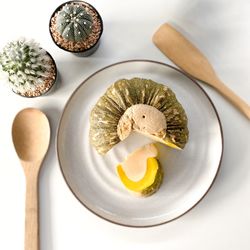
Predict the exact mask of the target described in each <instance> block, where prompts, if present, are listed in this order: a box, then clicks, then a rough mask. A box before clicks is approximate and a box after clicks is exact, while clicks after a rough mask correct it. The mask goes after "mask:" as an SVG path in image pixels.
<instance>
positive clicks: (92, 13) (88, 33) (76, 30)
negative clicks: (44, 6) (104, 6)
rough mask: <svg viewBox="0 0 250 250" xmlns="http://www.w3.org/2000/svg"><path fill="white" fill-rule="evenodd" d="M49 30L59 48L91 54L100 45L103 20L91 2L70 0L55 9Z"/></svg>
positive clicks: (79, 53)
mask: <svg viewBox="0 0 250 250" xmlns="http://www.w3.org/2000/svg"><path fill="white" fill-rule="evenodd" d="M49 30H50V34H51V37H52V39H53V41H54V43H55V44H56V45H57V46H58V47H59V48H61V49H63V50H66V51H68V52H72V53H74V54H75V55H78V56H89V55H91V54H93V53H94V52H95V51H96V50H97V48H98V46H99V43H100V38H101V35H102V32H103V22H102V18H101V16H100V14H99V13H98V11H97V10H96V9H95V8H94V7H93V6H92V5H90V4H89V3H87V2H83V1H69V2H66V3H63V4H61V5H60V6H59V7H58V8H57V9H56V10H55V11H54V13H53V14H52V16H51V18H50V23H49Z"/></svg>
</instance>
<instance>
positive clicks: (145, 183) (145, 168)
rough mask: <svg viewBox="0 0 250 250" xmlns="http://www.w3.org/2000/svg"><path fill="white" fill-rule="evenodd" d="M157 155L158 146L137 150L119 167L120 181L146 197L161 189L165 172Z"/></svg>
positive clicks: (152, 145) (149, 145)
mask: <svg viewBox="0 0 250 250" xmlns="http://www.w3.org/2000/svg"><path fill="white" fill-rule="evenodd" d="M157 155H158V151H157V148H156V146H155V145H154V144H153V143H152V144H148V145H145V146H143V147H141V148H139V149H137V150H136V151H135V152H133V153H132V154H130V155H129V156H128V157H127V158H126V160H125V161H124V162H123V163H120V164H119V165H118V166H117V173H118V175H119V177H120V180H121V182H122V183H123V184H124V186H125V187H126V188H127V189H128V190H130V191H132V192H133V193H135V194H138V195H140V196H142V197H146V196H149V195H152V194H153V193H155V192H156V191H157V190H158V189H159V188H160V186H161V183H162V179H163V170H162V167H161V165H160V163H159V161H158V160H157V159H156V157H157Z"/></svg>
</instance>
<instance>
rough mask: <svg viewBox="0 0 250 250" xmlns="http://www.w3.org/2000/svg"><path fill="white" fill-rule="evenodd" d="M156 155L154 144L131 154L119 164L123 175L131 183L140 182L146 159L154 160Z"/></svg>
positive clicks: (144, 170) (145, 167) (144, 171)
mask: <svg viewBox="0 0 250 250" xmlns="http://www.w3.org/2000/svg"><path fill="white" fill-rule="evenodd" d="M157 155H158V151H157V148H156V146H155V145H154V144H148V145H146V146H144V147H142V148H140V149H138V150H136V151H135V152H133V153H132V154H130V155H129V156H128V157H127V159H126V160H125V161H124V162H123V163H121V164H120V165H121V166H122V168H123V170H124V172H125V174H126V175H127V177H128V178H129V179H130V180H132V181H139V180H141V179H142V178H143V177H144V175H145V173H146V170H147V159H148V158H155V157H156V156H157Z"/></svg>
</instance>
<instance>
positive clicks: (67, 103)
mask: <svg viewBox="0 0 250 250" xmlns="http://www.w3.org/2000/svg"><path fill="white" fill-rule="evenodd" d="M133 62H142V63H143V62H147V63H154V64H159V65H162V66H165V67H167V68H171V69H173V70H175V71H177V72H179V73H180V74H182V75H183V76H185V77H187V78H188V79H189V80H191V81H192V82H193V83H194V84H195V85H196V86H198V87H199V88H200V90H201V91H202V92H203V93H204V94H205V96H206V97H207V99H208V101H209V103H210V104H211V106H212V108H213V110H214V112H215V115H216V117H217V120H218V124H219V128H220V135H221V155H220V160H219V163H218V166H217V170H216V173H215V175H214V177H213V180H212V182H211V184H210V185H209V186H208V188H207V190H206V192H204V194H203V195H202V196H201V197H200V198H199V200H198V201H196V202H195V203H194V204H193V205H192V206H191V207H190V208H189V209H187V210H186V211H184V212H183V213H181V214H180V215H178V216H176V217H174V218H172V219H170V220H166V221H163V222H159V223H155V224H149V225H131V224H126V223H120V222H117V221H115V220H112V219H108V218H106V217H105V216H102V215H100V214H98V213H97V212H95V211H94V210H93V209H91V208H90V207H88V206H87V205H86V204H85V203H84V202H82V201H81V200H80V198H78V196H77V195H76V193H75V192H74V190H73V189H72V188H71V186H70V184H69V183H68V181H67V178H66V176H65V174H64V171H63V167H62V163H61V160H60V157H59V139H58V138H59V131H60V129H61V126H62V119H63V116H64V113H65V111H66V109H67V107H68V106H69V104H70V102H71V100H72V99H73V97H74V96H75V94H76V93H77V92H78V90H79V89H80V88H81V87H82V86H83V85H84V84H85V83H86V82H87V81H88V80H89V79H90V78H92V77H93V76H95V75H96V74H98V73H100V72H102V71H104V70H106V69H108V68H112V67H113V66H116V65H120V64H125V63H133ZM55 141H56V143H55V146H56V154H57V159H58V163H59V167H60V170H61V173H62V176H63V179H64V181H65V183H66V185H67V186H68V188H69V190H70V191H71V193H72V194H73V195H74V196H75V198H76V199H77V200H78V201H79V202H80V203H81V204H82V205H83V206H84V207H85V208H86V209H87V210H88V211H90V212H91V213H93V214H94V215H96V216H98V217H99V218H101V219H103V220H105V221H107V222H111V223H113V224H116V225H119V226H125V227H130V228H149V227H155V226H160V225H164V224H167V223H170V222H172V221H174V220H177V219H179V218H180V217H182V216H184V215H185V214H187V213H188V212H189V211H191V210H192V209H193V208H195V207H196V206H197V205H198V204H199V203H200V202H201V201H202V200H203V199H204V197H205V196H206V195H207V193H208V192H209V191H210V189H211V188H212V186H213V184H214V182H215V180H216V178H217V176H218V173H219V171H220V168H221V162H222V158H223V154H224V135H223V129H222V124H221V120H220V117H219V114H218V111H217V109H216V107H215V105H214V103H213V101H212V99H211V98H210V96H209V95H208V94H207V92H206V91H205V90H204V89H203V87H202V86H201V85H200V84H199V83H198V82H197V81H196V80H195V79H194V78H192V77H191V76H190V75H189V74H188V73H186V72H184V71H182V70H181V69H178V68H176V67H174V66H172V65H170V64H167V63H164V62H160V61H156V60H150V59H130V60H123V61H118V62H115V63H112V64H109V65H107V66H105V67H102V68H100V69H99V70H97V71H95V72H94V73H92V74H90V75H89V76H88V77H86V78H85V79H84V80H83V81H82V82H81V83H80V84H79V85H78V86H77V87H76V88H75V90H74V91H73V92H72V93H71V95H70V96H69V98H68V100H67V101H66V103H65V105H64V108H63V110H62V113H61V117H60V120H59V125H58V127H57V131H56V140H55Z"/></svg>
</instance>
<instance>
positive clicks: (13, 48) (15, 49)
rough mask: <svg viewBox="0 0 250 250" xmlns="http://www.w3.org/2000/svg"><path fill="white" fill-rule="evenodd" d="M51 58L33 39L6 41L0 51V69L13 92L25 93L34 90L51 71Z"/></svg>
mask: <svg viewBox="0 0 250 250" xmlns="http://www.w3.org/2000/svg"><path fill="white" fill-rule="evenodd" d="M50 62H51V58H50V56H49V55H48V54H47V52H46V51H45V50H44V49H42V48H40V46H39V44H37V43H36V42H34V41H33V40H30V41H27V40H25V39H20V40H17V41H13V42H10V43H8V44H7V45H6V46H5V47H4V49H3V51H2V52H1V53H0V69H1V71H2V73H3V75H5V76H6V78H7V79H6V80H7V82H8V83H9V84H10V85H11V88H12V90H13V91H14V92H16V93H19V94H21V95H25V93H27V92H28V91H35V90H36V88H37V86H40V85H41V84H43V83H44V79H46V78H47V77H48V76H49V75H50V74H51V72H53V66H52V65H51V63H50Z"/></svg>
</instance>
